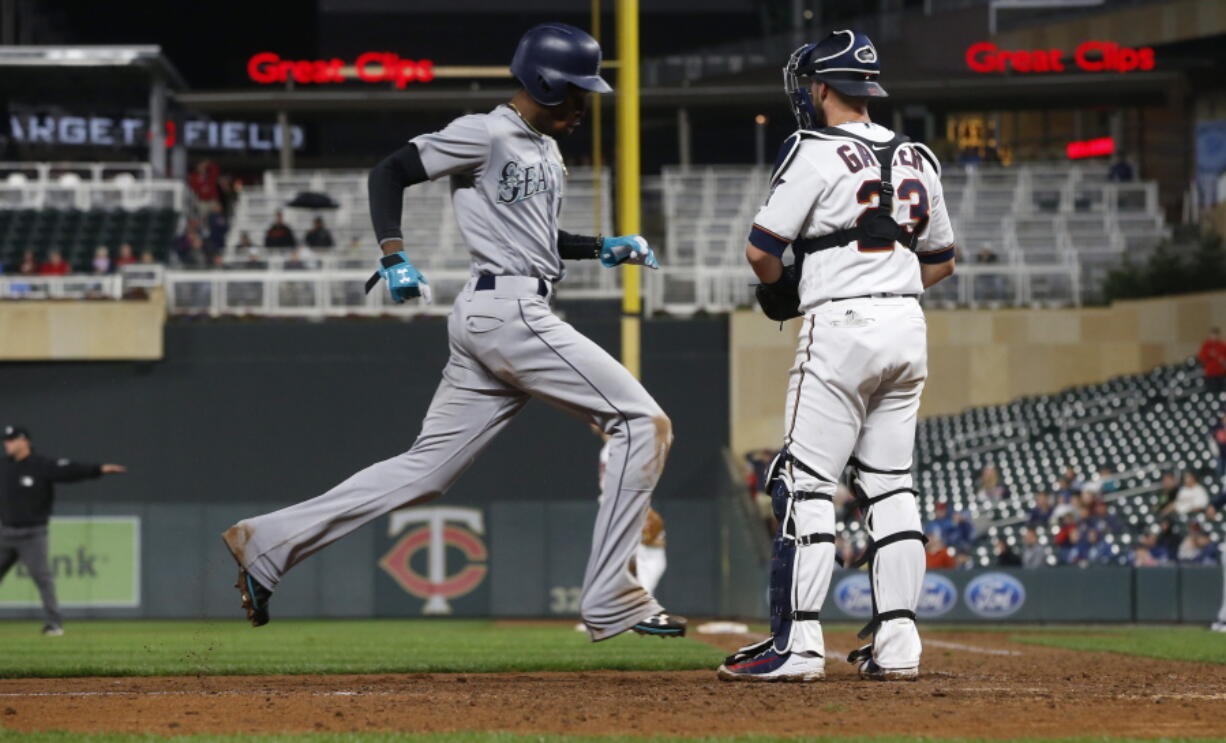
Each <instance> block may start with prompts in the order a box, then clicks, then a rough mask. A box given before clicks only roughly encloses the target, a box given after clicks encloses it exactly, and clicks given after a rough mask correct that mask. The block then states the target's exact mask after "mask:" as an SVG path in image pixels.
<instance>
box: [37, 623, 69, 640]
mask: <svg viewBox="0 0 1226 743" xmlns="http://www.w3.org/2000/svg"><path fill="white" fill-rule="evenodd" d="M42 633H43V637H63V636H64V628H63V627H61V626H59V625H58V624H47V625H44V626H43V629H42Z"/></svg>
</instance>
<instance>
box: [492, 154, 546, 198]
mask: <svg viewBox="0 0 1226 743" xmlns="http://www.w3.org/2000/svg"><path fill="white" fill-rule="evenodd" d="M552 171H553V169H552V168H550V167H549V165H548V164H547V163H543V162H538V163H536V164H535V165H523V164H520V163H517V162H515V161H514V160H512V161H510V162H509V163H507V164H506V165H503V166H502V171H501V175H502V177H501V178H499V180H498V203H500V204H514V203H515V202H517V201H523V200H524V199H529V198H532V197H533V196H536V195H538V194H543V193H547V192H549V191H552V190H553V188H554V184H553V177H552Z"/></svg>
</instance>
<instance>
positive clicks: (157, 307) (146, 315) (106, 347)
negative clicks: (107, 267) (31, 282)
mask: <svg viewBox="0 0 1226 743" xmlns="http://www.w3.org/2000/svg"><path fill="white" fill-rule="evenodd" d="M165 320H166V299H165V297H164V296H163V293H162V289H154V290H152V291H151V292H150V294H149V298H148V299H143V300H137V299H131V300H124V301H122V302H112V301H102V300H98V301H48V300H31V301H24V302H23V301H6V302H2V303H0V361H89V360H94V361H114V360H132V361H136V360H140V361H153V360H156V359H160V358H162V326H163V325H164V324H165Z"/></svg>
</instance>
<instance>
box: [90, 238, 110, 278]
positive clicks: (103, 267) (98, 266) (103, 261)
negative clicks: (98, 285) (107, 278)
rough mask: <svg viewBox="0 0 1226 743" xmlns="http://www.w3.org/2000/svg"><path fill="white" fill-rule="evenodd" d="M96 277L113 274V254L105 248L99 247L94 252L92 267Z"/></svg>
mask: <svg viewBox="0 0 1226 743" xmlns="http://www.w3.org/2000/svg"><path fill="white" fill-rule="evenodd" d="M92 267H93V269H94V275H102V274H108V273H110V272H111V254H110V252H108V251H107V249H106V247H105V246H102V245H99V246H98V249H97V250H95V251H94V262H93V265H92Z"/></svg>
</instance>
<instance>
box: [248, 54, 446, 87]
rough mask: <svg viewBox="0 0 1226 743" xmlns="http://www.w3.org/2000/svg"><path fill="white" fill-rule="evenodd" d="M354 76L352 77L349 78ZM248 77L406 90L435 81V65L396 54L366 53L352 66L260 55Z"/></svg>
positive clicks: (333, 61)
mask: <svg viewBox="0 0 1226 743" xmlns="http://www.w3.org/2000/svg"><path fill="white" fill-rule="evenodd" d="M351 74H352V75H353V77H350V75H351ZM247 76H248V77H249V78H251V80H252V81H253V82H257V83H261V84H263V85H270V84H273V83H284V82H286V81H287V80H290V79H291V78H292V79H293V81H294V82H296V83H303V84H323V83H343V82H347V81H349V80H352V79H357V80H360V81H361V82H364V83H383V82H392V83H395V84H396V87H397V88H404V86H405V85H407V84H409V83H411V82H422V83H428V82H430V81H431V80H433V79H434V62H432V61H431V60H428V59H418V60H413V59H401V58H400V55H398V54H396V53H395V52H366V53H365V54H362V55H360V56H359V57H358V58H357V59H356V60H354V62H353V63H352V64H351V65H346V64H345V61H344V60H341V59H336V58H335V57H334V58H332V59H300V60H291V59H281V57H280V56H279V55H278V54H276V53H275V52H260V53H259V54H255V55H253V56H252V57H251V59H249V60H247Z"/></svg>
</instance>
